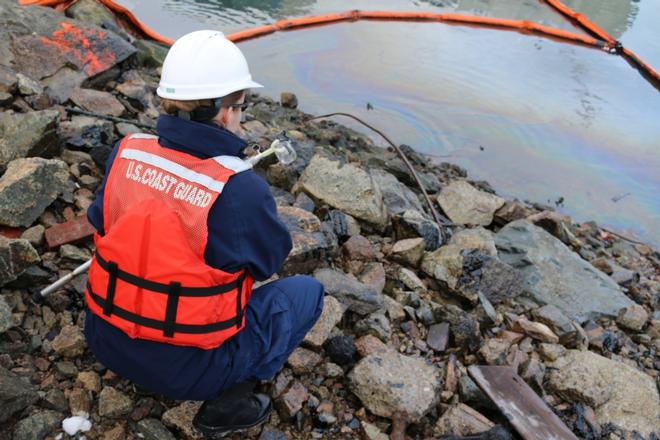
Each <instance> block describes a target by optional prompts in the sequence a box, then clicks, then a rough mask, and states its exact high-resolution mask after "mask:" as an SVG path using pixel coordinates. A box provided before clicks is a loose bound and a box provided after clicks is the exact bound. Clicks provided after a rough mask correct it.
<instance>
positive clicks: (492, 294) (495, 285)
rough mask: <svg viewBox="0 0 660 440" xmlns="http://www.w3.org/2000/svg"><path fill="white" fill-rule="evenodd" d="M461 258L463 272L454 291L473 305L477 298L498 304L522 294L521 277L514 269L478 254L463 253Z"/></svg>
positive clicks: (469, 251) (476, 251)
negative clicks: (480, 297)
mask: <svg viewBox="0 0 660 440" xmlns="http://www.w3.org/2000/svg"><path fill="white" fill-rule="evenodd" d="M461 254H462V256H463V270H462V273H461V276H460V278H459V279H458V282H457V283H456V287H457V289H458V290H459V291H460V292H461V294H462V295H463V296H465V297H466V298H468V299H469V300H471V301H472V302H476V301H477V296H478V294H482V295H484V296H485V298H486V299H487V300H488V301H491V302H493V303H498V302H501V301H504V300H505V299H509V298H516V297H517V296H518V295H520V294H521V293H523V277H522V274H521V273H520V272H519V271H517V270H516V269H514V268H513V267H511V266H509V265H508V264H506V263H503V262H502V261H500V260H499V259H497V258H494V257H491V256H490V255H486V254H483V253H482V252H481V251H479V250H474V249H471V250H464V251H462V252H461Z"/></svg>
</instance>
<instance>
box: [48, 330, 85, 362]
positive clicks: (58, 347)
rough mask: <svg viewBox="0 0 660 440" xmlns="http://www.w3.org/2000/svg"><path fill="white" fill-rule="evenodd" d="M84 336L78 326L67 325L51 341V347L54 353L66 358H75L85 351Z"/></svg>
mask: <svg viewBox="0 0 660 440" xmlns="http://www.w3.org/2000/svg"><path fill="white" fill-rule="evenodd" d="M85 346H86V345H85V336H84V335H83V333H82V331H81V330H80V328H78V326H75V325H67V326H65V327H62V330H61V331H60V333H59V334H58V335H57V336H56V337H55V339H53V343H52V347H53V350H55V352H56V353H58V354H59V355H60V356H63V357H66V358H75V357H77V356H80V355H81V354H83V351H84V350H85Z"/></svg>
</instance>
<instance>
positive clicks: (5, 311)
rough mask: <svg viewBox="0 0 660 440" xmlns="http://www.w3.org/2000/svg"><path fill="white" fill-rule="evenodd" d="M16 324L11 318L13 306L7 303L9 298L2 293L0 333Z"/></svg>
mask: <svg viewBox="0 0 660 440" xmlns="http://www.w3.org/2000/svg"><path fill="white" fill-rule="evenodd" d="M13 326H14V322H13V320H12V319H11V306H10V305H9V304H7V300H6V299H5V297H4V296H3V295H0V335H1V334H3V333H4V332H6V331H7V330H9V329H10V328H12V327H13Z"/></svg>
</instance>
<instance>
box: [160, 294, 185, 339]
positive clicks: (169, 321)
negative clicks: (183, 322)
mask: <svg viewBox="0 0 660 440" xmlns="http://www.w3.org/2000/svg"><path fill="white" fill-rule="evenodd" d="M180 293H181V283H179V282H177V281H172V282H171V283H170V291H169V292H168V294H167V307H166V309H165V328H164V329H163V336H165V337H166V338H171V337H173V336H174V326H175V324H176V309H178V308H179V294H180Z"/></svg>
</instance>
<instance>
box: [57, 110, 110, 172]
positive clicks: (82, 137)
mask: <svg viewBox="0 0 660 440" xmlns="http://www.w3.org/2000/svg"><path fill="white" fill-rule="evenodd" d="M58 132H59V134H60V137H61V138H62V139H63V140H64V141H66V143H67V145H70V146H73V147H75V148H85V149H90V152H89V154H90V156H91V157H92V159H93V160H94V162H95V163H96V164H98V165H99V166H101V167H105V161H106V160H107V156H108V154H109V153H110V148H109V147H107V146H106V145H105V144H108V143H111V142H112V141H113V139H114V127H113V125H112V122H110V121H106V120H103V119H96V118H92V117H89V116H74V117H72V118H71V120H70V121H64V122H62V123H61V124H60V128H59V131H58ZM97 148H98V149H99V150H97ZM99 156H104V157H99ZM101 159H102V160H101Z"/></svg>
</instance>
